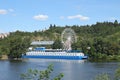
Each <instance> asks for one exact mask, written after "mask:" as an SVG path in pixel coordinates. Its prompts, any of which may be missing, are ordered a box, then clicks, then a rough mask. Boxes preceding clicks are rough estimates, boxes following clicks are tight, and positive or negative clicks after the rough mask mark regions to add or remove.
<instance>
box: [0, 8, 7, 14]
mask: <svg viewBox="0 0 120 80" xmlns="http://www.w3.org/2000/svg"><path fill="white" fill-rule="evenodd" d="M7 13H8V11H7V10H5V9H0V14H7Z"/></svg>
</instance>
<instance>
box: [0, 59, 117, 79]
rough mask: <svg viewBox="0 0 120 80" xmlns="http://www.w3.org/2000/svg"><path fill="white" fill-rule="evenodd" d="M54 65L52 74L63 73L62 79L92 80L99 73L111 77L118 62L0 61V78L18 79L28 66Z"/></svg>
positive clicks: (33, 67) (40, 67) (34, 67)
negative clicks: (107, 74)
mask: <svg viewBox="0 0 120 80" xmlns="http://www.w3.org/2000/svg"><path fill="white" fill-rule="evenodd" d="M49 64H53V65H54V71H53V73H52V75H53V76H55V75H57V74H59V73H64V75H65V76H64V78H63V80H93V78H94V77H95V75H97V74H99V73H109V74H110V76H111V77H113V75H114V72H115V70H116V69H117V67H118V64H119V62H109V63H103V62H102V63H95V62H93V63H91V62H89V61H86V60H57V59H24V60H22V61H0V80H20V74H21V73H25V72H26V71H27V70H28V69H29V68H32V69H38V70H44V69H46V68H47V66H48V65H49Z"/></svg>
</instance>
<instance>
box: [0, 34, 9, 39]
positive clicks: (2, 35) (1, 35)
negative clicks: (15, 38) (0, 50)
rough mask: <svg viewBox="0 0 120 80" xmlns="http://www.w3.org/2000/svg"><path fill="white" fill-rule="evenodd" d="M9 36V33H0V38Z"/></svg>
mask: <svg viewBox="0 0 120 80" xmlns="http://www.w3.org/2000/svg"><path fill="white" fill-rule="evenodd" d="M8 35H9V33H0V38H2V39H3V38H5V37H7V36H8Z"/></svg>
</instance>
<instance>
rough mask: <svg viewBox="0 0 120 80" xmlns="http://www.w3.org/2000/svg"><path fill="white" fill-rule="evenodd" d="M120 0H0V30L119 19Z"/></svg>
mask: <svg viewBox="0 0 120 80" xmlns="http://www.w3.org/2000/svg"><path fill="white" fill-rule="evenodd" d="M119 8H120V0H0V33H4V32H12V31H16V30H21V31H29V32H32V31H35V30H44V29H48V28H49V25H50V24H56V25H58V26H65V25H87V24H88V25H91V24H95V23H96V22H104V21H112V22H113V21H114V20H118V21H119V20H120V10H119Z"/></svg>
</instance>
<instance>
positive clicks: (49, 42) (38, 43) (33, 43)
mask: <svg viewBox="0 0 120 80" xmlns="http://www.w3.org/2000/svg"><path fill="white" fill-rule="evenodd" d="M53 43H54V41H33V42H32V43H31V45H52V44H53Z"/></svg>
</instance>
